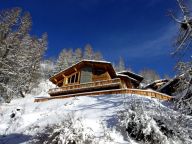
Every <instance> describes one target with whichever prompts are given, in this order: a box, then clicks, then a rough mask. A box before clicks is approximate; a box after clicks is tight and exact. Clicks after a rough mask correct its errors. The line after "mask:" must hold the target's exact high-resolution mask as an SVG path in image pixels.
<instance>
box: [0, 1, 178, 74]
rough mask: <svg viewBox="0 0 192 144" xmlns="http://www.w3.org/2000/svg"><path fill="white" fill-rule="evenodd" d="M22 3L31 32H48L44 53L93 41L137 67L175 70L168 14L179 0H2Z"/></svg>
mask: <svg viewBox="0 0 192 144" xmlns="http://www.w3.org/2000/svg"><path fill="white" fill-rule="evenodd" d="M12 7H21V8H22V9H23V10H24V11H29V12H30V13H31V15H32V20H33V26H32V33H33V34H34V35H39V36H40V35H41V34H42V33H43V32H47V33H48V37H49V38H48V43H49V44H48V50H47V52H46V57H57V55H58V54H59V52H60V51H61V49H62V48H77V47H84V45H85V44H87V43H90V44H91V45H92V46H93V48H94V50H95V51H100V52H101V53H102V54H103V56H104V58H105V59H106V60H108V61H111V62H117V61H118V59H119V57H120V56H122V57H123V58H124V60H125V61H126V66H127V67H131V68H132V69H133V70H134V71H136V72H138V71H139V70H141V69H143V68H151V69H154V70H156V71H157V72H159V73H160V74H161V75H163V74H169V75H172V76H173V74H174V70H173V67H174V64H175V60H174V59H173V58H172V57H171V56H170V51H171V49H172V45H173V40H174V36H175V35H176V32H177V25H176V23H174V22H173V21H172V19H171V18H170V17H168V16H167V12H168V10H170V9H173V10H175V12H176V13H178V12H177V9H178V7H177V3H176V0H168V1H165V0H134V1H133V0H0V9H4V8H12Z"/></svg>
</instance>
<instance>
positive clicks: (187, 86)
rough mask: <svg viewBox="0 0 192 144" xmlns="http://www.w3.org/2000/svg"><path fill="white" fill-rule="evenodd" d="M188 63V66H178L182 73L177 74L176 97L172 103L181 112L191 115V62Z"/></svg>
mask: <svg viewBox="0 0 192 144" xmlns="http://www.w3.org/2000/svg"><path fill="white" fill-rule="evenodd" d="M188 65H190V66H186V64H185V65H184V66H180V67H181V68H180V69H181V72H184V74H182V75H180V76H179V77H180V80H179V84H178V87H177V88H176V94H177V97H175V99H174V104H175V107H176V108H177V109H179V110H180V111H181V112H182V113H184V114H187V115H192V62H191V63H190V64H188ZM188 67H190V68H188ZM188 69H190V70H188Z"/></svg>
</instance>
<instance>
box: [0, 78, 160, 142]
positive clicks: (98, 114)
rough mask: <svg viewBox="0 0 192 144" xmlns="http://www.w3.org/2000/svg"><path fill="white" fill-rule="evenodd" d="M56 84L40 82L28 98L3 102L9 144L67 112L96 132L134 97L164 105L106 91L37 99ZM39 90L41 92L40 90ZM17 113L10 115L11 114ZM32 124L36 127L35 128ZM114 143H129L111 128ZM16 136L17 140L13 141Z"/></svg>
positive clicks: (0, 115)
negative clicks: (91, 94)
mask: <svg viewBox="0 0 192 144" xmlns="http://www.w3.org/2000/svg"><path fill="white" fill-rule="evenodd" d="M50 87H54V86H53V85H51V84H50V83H49V82H45V83H41V84H40V85H39V88H38V89H37V90H36V92H35V91H34V92H32V94H31V95H27V96H26V98H21V99H15V100H12V101H11V103H9V104H5V103H4V104H2V105H1V106H0V122H1V123H0V135H5V136H6V137H4V138H2V137H1V138H0V143H1V142H2V141H3V142H5V141H6V143H8V144H15V143H16V141H17V143H22V142H26V140H29V139H30V138H31V137H32V136H33V135H34V134H35V133H37V132H38V130H39V129H34V126H38V127H45V126H46V125H48V124H54V123H59V122H60V121H61V120H62V119H65V118H66V117H67V116H68V114H74V116H75V117H81V118H82V120H83V121H82V122H83V124H84V125H85V126H86V127H90V128H91V129H92V130H93V131H94V133H95V134H96V135H98V136H99V135H102V133H103V131H102V130H103V129H102V123H104V124H105V125H106V126H107V127H108V128H109V127H113V126H115V125H116V123H117V120H116V114H117V112H118V111H120V110H121V109H123V108H124V106H125V102H127V101H130V100H132V99H135V98H139V99H142V101H143V102H146V103H150V104H151V105H161V106H162V107H163V105H162V104H161V103H160V102H159V101H158V100H154V99H150V98H146V97H142V96H134V95H127V94H126V95H103V96H81V97H75V98H67V99H55V100H50V101H46V102H38V103H34V97H36V96H38V97H39V96H47V90H48V89H49V88H50ZM37 91H38V92H37ZM13 113H14V114H15V116H14V117H13V118H11V117H10V116H11V114H13ZM32 128H33V129H32ZM111 136H112V137H113V138H114V143H126V142H125V141H124V140H123V137H122V136H121V135H120V133H118V132H116V131H115V130H112V131H111ZM13 139H14V141H13Z"/></svg>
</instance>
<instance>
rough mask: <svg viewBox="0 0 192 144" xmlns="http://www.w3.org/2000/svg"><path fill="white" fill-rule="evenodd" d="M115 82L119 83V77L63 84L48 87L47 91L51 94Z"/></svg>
mask: <svg viewBox="0 0 192 144" xmlns="http://www.w3.org/2000/svg"><path fill="white" fill-rule="evenodd" d="M116 83H121V80H120V78H116V79H110V80H103V81H95V82H89V83H82V84H73V85H68V86H63V87H59V88H53V89H50V90H49V91H48V93H49V94H51V93H54V92H59V91H67V90H73V89H82V88H91V87H97V86H104V85H108V84H116Z"/></svg>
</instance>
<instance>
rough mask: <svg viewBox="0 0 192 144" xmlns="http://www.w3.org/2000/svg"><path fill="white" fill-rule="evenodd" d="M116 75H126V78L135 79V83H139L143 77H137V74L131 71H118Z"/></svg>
mask: <svg viewBox="0 0 192 144" xmlns="http://www.w3.org/2000/svg"><path fill="white" fill-rule="evenodd" d="M117 74H122V75H126V76H128V77H131V78H133V79H135V80H136V81H139V82H141V81H142V80H143V77H142V76H141V75H138V74H136V73H134V72H131V71H120V72H117Z"/></svg>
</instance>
